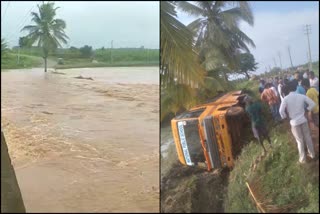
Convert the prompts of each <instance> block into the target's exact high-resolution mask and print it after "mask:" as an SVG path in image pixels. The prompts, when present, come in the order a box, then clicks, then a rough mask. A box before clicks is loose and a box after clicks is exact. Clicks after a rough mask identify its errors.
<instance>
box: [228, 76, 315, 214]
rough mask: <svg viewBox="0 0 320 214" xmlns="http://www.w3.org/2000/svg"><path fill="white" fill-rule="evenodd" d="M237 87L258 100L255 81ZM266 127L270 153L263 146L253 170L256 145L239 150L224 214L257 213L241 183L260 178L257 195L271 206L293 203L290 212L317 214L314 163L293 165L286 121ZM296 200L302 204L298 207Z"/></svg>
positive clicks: (294, 153) (293, 149) (295, 153)
mask: <svg viewBox="0 0 320 214" xmlns="http://www.w3.org/2000/svg"><path fill="white" fill-rule="evenodd" d="M238 87H239V88H242V87H245V88H249V87H251V88H252V90H253V91H254V92H253V94H255V95H254V96H255V97H258V81H248V82H244V83H241V84H239V86H238ZM266 108H267V107H266ZM268 121H272V120H269V119H268ZM268 127H273V128H271V132H270V136H271V140H272V143H273V149H271V148H270V146H269V145H268V144H267V143H266V148H267V150H268V151H269V152H268V153H267V156H266V157H265V158H264V159H263V160H262V161H260V162H259V163H258V164H257V168H256V170H253V169H252V164H253V163H254V162H255V160H256V158H257V157H258V156H259V155H261V153H262V149H261V146H260V145H258V143H257V142H250V143H249V144H248V145H247V146H245V148H243V150H242V153H241V155H240V156H239V158H238V159H237V160H236V162H235V168H234V169H233V170H232V171H231V173H230V177H229V185H228V191H227V193H226V200H225V212H239V211H240V210H241V212H248V213H252V212H257V209H256V206H255V204H254V202H253V201H252V199H251V196H250V194H249V192H248V189H247V186H246V184H245V183H246V182H251V181H255V180H257V179H259V178H260V179H261V180H260V186H259V188H260V189H261V193H262V194H264V195H265V198H264V199H265V200H267V199H271V201H272V203H271V204H272V205H277V206H279V207H281V206H283V205H287V204H292V203H296V205H297V206H296V207H293V208H291V209H290V212H317V213H318V212H319V165H318V163H316V162H311V163H308V164H307V165H303V166H301V165H299V164H297V161H298V151H297V148H296V143H295V139H294V138H293V136H292V134H291V131H290V126H289V124H288V121H286V122H284V123H283V124H281V125H278V126H275V125H274V124H273V123H272V122H270V123H269V125H268ZM299 200H304V202H302V203H300V202H298V201H299Z"/></svg>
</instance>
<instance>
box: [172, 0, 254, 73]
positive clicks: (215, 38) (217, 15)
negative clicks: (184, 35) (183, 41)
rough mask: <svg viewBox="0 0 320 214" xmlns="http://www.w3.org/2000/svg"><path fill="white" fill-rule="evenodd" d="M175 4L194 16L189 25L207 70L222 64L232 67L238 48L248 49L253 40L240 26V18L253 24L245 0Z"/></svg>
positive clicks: (236, 61) (235, 61) (252, 44)
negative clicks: (194, 18)
mask: <svg viewBox="0 0 320 214" xmlns="http://www.w3.org/2000/svg"><path fill="white" fill-rule="evenodd" d="M178 7H179V8H180V9H181V10H182V11H184V12H186V13H188V14H190V15H192V16H195V17H197V19H196V20H195V21H193V22H192V23H190V24H189V25H188V27H189V29H190V30H191V31H192V32H193V33H194V36H195V38H196V42H195V44H196V47H197V48H198V50H199V51H200V56H201V58H202V63H203V64H204V66H205V67H206V69H207V70H211V69H215V68H217V67H222V65H223V64H225V65H227V66H228V67H229V68H231V69H234V68H235V67H236V66H237V64H238V57H237V56H238V52H239V51H240V50H241V51H245V52H250V51H249V48H248V46H247V45H251V46H253V47H255V45H254V43H253V41H252V40H251V39H250V38H249V37H248V36H247V35H246V34H245V33H244V32H242V31H241V30H240V29H239V22H240V21H245V22H247V23H248V24H249V25H251V26H253V23H254V20H253V15H252V11H251V9H250V6H249V4H248V2H246V1H196V2H194V3H189V2H179V3H178Z"/></svg>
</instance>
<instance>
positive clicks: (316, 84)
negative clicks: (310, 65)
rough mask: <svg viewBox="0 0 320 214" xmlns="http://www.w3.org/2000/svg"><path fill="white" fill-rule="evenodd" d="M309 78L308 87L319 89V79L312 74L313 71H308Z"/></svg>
mask: <svg viewBox="0 0 320 214" xmlns="http://www.w3.org/2000/svg"><path fill="white" fill-rule="evenodd" d="M309 77H310V78H309V80H310V87H314V88H315V89H317V91H319V79H318V78H317V77H316V76H315V75H314V72H313V71H310V73H309Z"/></svg>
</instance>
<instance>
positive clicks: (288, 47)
mask: <svg viewBox="0 0 320 214" xmlns="http://www.w3.org/2000/svg"><path fill="white" fill-rule="evenodd" d="M288 53H289V58H290V63H291V68H293V64H292V58H291V52H290V46H288Z"/></svg>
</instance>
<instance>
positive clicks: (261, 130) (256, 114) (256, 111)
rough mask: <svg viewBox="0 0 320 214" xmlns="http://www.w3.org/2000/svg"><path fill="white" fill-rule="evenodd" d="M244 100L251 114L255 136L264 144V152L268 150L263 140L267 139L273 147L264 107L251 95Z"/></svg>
mask: <svg viewBox="0 0 320 214" xmlns="http://www.w3.org/2000/svg"><path fill="white" fill-rule="evenodd" d="M243 101H244V102H245V104H246V107H245V109H246V112H247V113H248V115H249V118H250V120H251V128H252V132H253V135H254V137H255V138H256V139H257V140H258V142H259V144H260V145H261V146H262V148H263V151H264V153H266V152H267V150H266V148H265V147H264V145H263V141H264V140H265V139H266V140H267V141H268V142H269V144H270V146H271V148H272V145H271V140H270V137H269V132H268V129H267V128H266V124H265V121H264V119H263V116H262V107H261V104H260V103H259V102H254V101H253V99H252V98H251V97H250V96H248V95H247V96H245V97H244V99H243Z"/></svg>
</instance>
